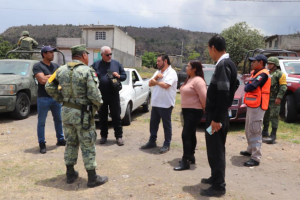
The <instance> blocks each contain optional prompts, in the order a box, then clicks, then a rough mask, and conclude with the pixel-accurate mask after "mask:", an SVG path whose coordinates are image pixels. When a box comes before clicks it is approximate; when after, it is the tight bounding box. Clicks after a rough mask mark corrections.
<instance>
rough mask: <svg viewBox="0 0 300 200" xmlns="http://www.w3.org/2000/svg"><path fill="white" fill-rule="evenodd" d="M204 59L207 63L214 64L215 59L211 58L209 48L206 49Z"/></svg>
mask: <svg viewBox="0 0 300 200" xmlns="http://www.w3.org/2000/svg"><path fill="white" fill-rule="evenodd" d="M203 54H204V59H205V64H214V61H213V60H212V59H211V57H210V55H209V52H208V48H206V49H205V50H204V53H203Z"/></svg>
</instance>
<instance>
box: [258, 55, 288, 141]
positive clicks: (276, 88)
mask: <svg viewBox="0 0 300 200" xmlns="http://www.w3.org/2000/svg"><path fill="white" fill-rule="evenodd" d="M268 63H274V64H275V65H276V66H279V61H278V59H277V58H274V57H270V58H269V59H268ZM270 76H271V89H270V101H269V108H268V110H267V111H266V113H265V116H264V120H263V123H264V128H263V133H262V134H263V136H268V135H269V134H268V129H269V124H270V122H271V123H272V132H274V131H275V135H274V137H275V139H276V130H277V128H278V122H279V112H280V105H276V104H275V100H276V98H279V99H282V98H283V96H284V94H285V92H286V89H287V86H286V76H285V74H284V73H282V71H281V70H280V69H276V70H275V71H274V72H272V73H270Z"/></svg>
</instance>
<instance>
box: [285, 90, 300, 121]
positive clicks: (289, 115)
mask: <svg viewBox="0 0 300 200" xmlns="http://www.w3.org/2000/svg"><path fill="white" fill-rule="evenodd" d="M284 118H285V121H286V122H295V121H296V118H297V110H296V106H295V99H294V96H293V95H288V96H286V99H285V109H284Z"/></svg>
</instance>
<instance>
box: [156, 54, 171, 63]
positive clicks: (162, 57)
mask: <svg viewBox="0 0 300 200" xmlns="http://www.w3.org/2000/svg"><path fill="white" fill-rule="evenodd" d="M157 57H161V59H162V60H163V61H165V60H167V63H168V65H171V62H170V58H169V56H168V55H166V54H161V55H159V56H157Z"/></svg>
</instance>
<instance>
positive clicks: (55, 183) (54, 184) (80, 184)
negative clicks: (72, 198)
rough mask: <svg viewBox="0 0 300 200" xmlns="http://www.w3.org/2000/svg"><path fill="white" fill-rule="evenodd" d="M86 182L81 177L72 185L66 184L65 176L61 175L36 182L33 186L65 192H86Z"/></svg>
mask: <svg viewBox="0 0 300 200" xmlns="http://www.w3.org/2000/svg"><path fill="white" fill-rule="evenodd" d="M86 183H87V180H86V179H84V178H81V177H78V178H77V179H76V180H75V182H74V183H73V184H67V183H66V175H65V174H61V175H58V176H57V177H54V178H48V179H44V180H40V181H36V182H35V185H41V186H44V187H50V188H56V189H60V190H65V191H78V190H86V189H88V187H87V186H86Z"/></svg>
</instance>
